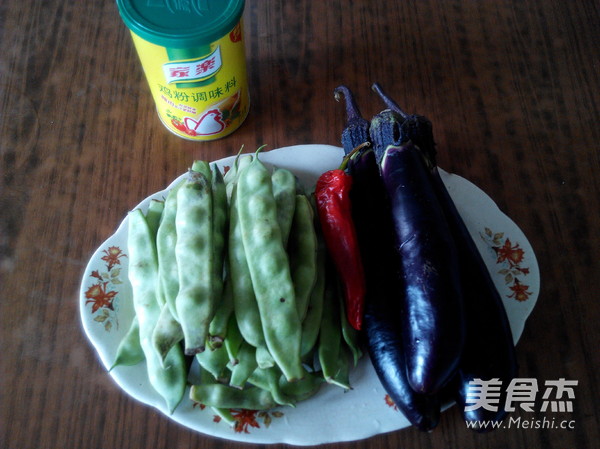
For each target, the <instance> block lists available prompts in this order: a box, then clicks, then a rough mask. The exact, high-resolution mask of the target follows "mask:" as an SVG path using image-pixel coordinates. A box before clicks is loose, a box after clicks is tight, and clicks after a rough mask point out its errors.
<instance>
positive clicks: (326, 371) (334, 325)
mask: <svg viewBox="0 0 600 449" xmlns="http://www.w3.org/2000/svg"><path fill="white" fill-rule="evenodd" d="M332 271H333V270H328V272H327V280H326V285H325V299H324V301H323V315H322V318H321V329H320V331H319V345H318V356H319V363H320V365H321V369H322V371H323V377H324V378H325V380H326V381H327V382H328V383H332V384H336V385H340V386H342V387H343V388H349V385H345V384H342V383H341V382H340V376H338V373H339V372H340V369H342V365H341V364H342V363H346V364H347V363H348V361H347V360H346V354H345V352H344V349H345V348H344V347H343V346H342V329H341V323H340V319H339V317H340V311H339V301H338V296H337V291H336V290H337V289H336V286H337V279H336V278H335V277H334V276H333V274H332Z"/></svg>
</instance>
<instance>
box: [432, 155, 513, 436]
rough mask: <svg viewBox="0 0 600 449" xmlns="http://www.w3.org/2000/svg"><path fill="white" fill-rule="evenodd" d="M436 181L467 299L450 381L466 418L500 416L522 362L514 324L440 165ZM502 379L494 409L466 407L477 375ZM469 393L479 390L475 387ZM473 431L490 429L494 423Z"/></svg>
mask: <svg viewBox="0 0 600 449" xmlns="http://www.w3.org/2000/svg"><path fill="white" fill-rule="evenodd" d="M432 181H433V185H434V187H435V190H436V194H437V195H438V196H439V198H440V200H441V203H442V205H443V208H444V213H445V215H446V216H447V217H448V219H449V220H448V221H449V224H450V230H451V232H452V234H453V235H454V239H455V241H456V242H457V245H458V251H459V253H458V257H459V266H460V275H461V279H462V285H463V301H464V304H465V323H466V330H467V335H466V337H467V338H466V343H465V347H464V349H463V355H462V358H461V361H460V364H459V368H458V371H457V374H456V378H455V379H454V381H453V382H452V388H453V389H454V391H455V399H456V402H457V404H458V405H459V407H460V410H461V412H462V413H463V415H464V419H465V421H471V422H473V423H474V424H476V423H478V422H483V421H488V422H489V421H498V422H499V421H502V420H503V419H504V418H505V416H506V415H507V412H506V411H505V410H504V408H503V406H504V402H505V399H506V391H507V387H508V385H509V384H510V382H511V380H513V379H514V378H515V377H516V376H517V372H518V365H517V358H516V353H515V346H514V343H513V339H512V332H511V330H510V323H509V321H508V317H507V316H506V310H505V309H504V305H503V303H502V298H501V297H500V294H499V293H498V289H497V288H496V286H495V285H494V282H493V280H492V278H491V276H490V273H489V271H488V269H487V267H486V265H485V262H484V261H483V259H482V257H481V254H480V252H479V250H478V249H477V246H476V245H475V242H474V241H473V238H472V237H471V234H470V233H469V231H468V229H467V227H466V225H465V223H464V221H463V219H462V217H461V216H460V213H459V212H458V210H457V209H456V206H455V204H454V202H453V201H452V198H451V197H450V195H449V194H448V191H447V190H446V186H445V185H444V183H443V181H442V179H441V178H440V175H439V172H438V169H437V167H434V168H433V170H432ZM494 378H497V379H500V380H501V381H502V388H501V390H500V401H499V406H498V409H497V410H496V411H493V410H487V409H485V408H483V407H480V408H477V409H475V410H471V411H465V407H466V406H467V405H469V402H468V400H467V396H468V394H469V391H470V388H471V386H470V384H469V383H470V382H471V381H475V379H483V380H491V379H494ZM471 393H475V391H474V390H471ZM472 428H473V429H475V430H479V431H486V430H491V429H492V428H493V426H491V425H490V426H487V427H485V428H478V427H477V426H476V425H475V426H473V427H472Z"/></svg>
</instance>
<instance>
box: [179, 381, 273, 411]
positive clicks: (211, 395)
mask: <svg viewBox="0 0 600 449" xmlns="http://www.w3.org/2000/svg"><path fill="white" fill-rule="evenodd" d="M190 398H191V399H192V401H195V402H199V403H200V404H204V405H207V406H210V407H219V408H243V409H247V410H269V409H271V408H273V407H275V406H277V403H276V402H275V400H274V399H273V396H272V395H271V393H270V392H269V391H268V390H263V389H262V388H258V387H248V388H244V389H243V390H240V389H239V388H234V387H230V386H227V385H222V384H209V385H206V384H202V385H192V387H191V389H190Z"/></svg>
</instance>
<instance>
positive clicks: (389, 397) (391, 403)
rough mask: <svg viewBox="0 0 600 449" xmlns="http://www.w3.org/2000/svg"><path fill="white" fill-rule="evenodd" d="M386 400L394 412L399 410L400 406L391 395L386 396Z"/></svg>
mask: <svg viewBox="0 0 600 449" xmlns="http://www.w3.org/2000/svg"><path fill="white" fill-rule="evenodd" d="M384 400H385V403H386V405H387V406H388V407H391V408H393V409H394V410H398V406H397V405H396V403H395V402H394V400H393V399H392V398H391V396H390V395H389V394H386V395H385V398H384Z"/></svg>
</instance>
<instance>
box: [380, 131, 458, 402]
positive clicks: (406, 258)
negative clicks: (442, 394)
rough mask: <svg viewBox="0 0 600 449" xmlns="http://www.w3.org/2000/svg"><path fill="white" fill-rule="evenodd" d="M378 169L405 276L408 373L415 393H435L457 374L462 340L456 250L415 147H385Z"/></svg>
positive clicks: (402, 310) (402, 317)
mask: <svg viewBox="0 0 600 449" xmlns="http://www.w3.org/2000/svg"><path fill="white" fill-rule="evenodd" d="M381 169H382V178H383V182H384V184H385V187H386V190H387V193H388V196H389V198H390V205H391V214H392V219H393V223H394V232H395V237H396V242H395V247H396V249H397V251H398V253H399V256H400V261H401V267H402V278H403V280H404V292H405V295H404V297H403V302H402V305H401V307H400V316H399V319H400V321H401V323H402V324H401V325H402V332H403V346H404V354H405V358H406V368H407V377H408V381H409V383H410V385H411V387H412V388H413V390H415V391H416V392H418V393H426V394H432V393H437V392H439V391H440V390H441V389H442V388H443V387H444V386H445V385H446V384H447V383H448V382H449V381H450V379H451V378H452V377H453V376H454V375H455V374H456V370H457V367H458V364H459V361H460V358H461V354H462V350H463V346H464V341H465V327H464V310H463V301H462V291H461V285H460V278H459V272H458V253H457V249H456V245H455V243H454V240H453V238H452V235H451V234H450V230H449V226H448V222H447V220H446V217H445V215H444V212H443V210H442V206H441V204H440V202H439V200H438V197H437V196H436V193H435V191H434V189H433V185H432V183H431V176H430V174H429V171H428V170H427V168H426V166H425V163H424V161H423V157H422V155H421V152H420V151H419V149H418V148H417V147H415V146H414V145H413V144H412V143H411V142H409V143H407V144H405V145H402V146H399V147H395V146H390V147H388V148H387V149H386V151H385V155H384V158H383V160H382V165H381Z"/></svg>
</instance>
